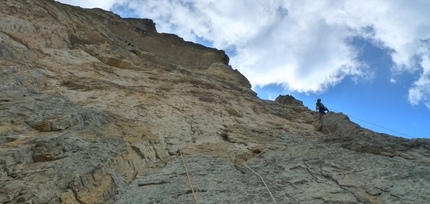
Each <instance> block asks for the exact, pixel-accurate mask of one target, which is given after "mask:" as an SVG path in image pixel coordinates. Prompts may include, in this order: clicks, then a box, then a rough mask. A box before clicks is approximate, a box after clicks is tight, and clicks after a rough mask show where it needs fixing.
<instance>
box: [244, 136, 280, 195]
mask: <svg viewBox="0 0 430 204" xmlns="http://www.w3.org/2000/svg"><path fill="white" fill-rule="evenodd" d="M278 140H279V138H278V139H276V140H275V141H274V142H272V144H270V145H269V146H267V147H266V149H264V150H263V151H261V152H260V153H259V154H257V156H255V157H258V156H260V154H262V153H263V152H265V151H266V150H267V149H269V148H270V147H271V146H272V145H273V144H275V143H276V142H277V141H278ZM255 157H252V158H251V159H249V160H248V161H246V162H244V163H243V165H245V166H246V167H247V168H248V169H249V170H251V171H252V172H253V173H254V174H256V175H257V176H259V177H260V179H261V181H263V184H264V186H266V189H267V191H268V192H269V194H270V197H272V200H273V202H274V203H275V204H277V202H276V200H275V197H273V195H272V192H270V189H269V187H268V186H267V184H266V182H265V181H264V179H263V177H262V176H261V175H260V174H258V173H257V172H255V171H254V170H252V169H251V168H250V167H249V166H248V165H246V163H247V162H249V161H251V160H252V159H254V158H255Z"/></svg>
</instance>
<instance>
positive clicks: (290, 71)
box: [62, 0, 430, 104]
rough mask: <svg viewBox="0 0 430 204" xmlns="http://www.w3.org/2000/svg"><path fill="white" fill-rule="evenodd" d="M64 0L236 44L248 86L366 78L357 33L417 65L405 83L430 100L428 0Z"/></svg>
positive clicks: (403, 64) (312, 86) (397, 60)
mask: <svg viewBox="0 0 430 204" xmlns="http://www.w3.org/2000/svg"><path fill="white" fill-rule="evenodd" d="M62 2H66V3H71V4H75V5H81V6H84V7H94V6H96V5H98V7H102V8H105V9H108V8H112V5H114V4H115V3H117V4H121V5H123V6H125V7H127V8H129V9H132V10H133V11H134V13H136V14H139V15H140V17H142V18H151V19H153V20H154V21H155V22H156V23H157V29H158V30H159V31H161V32H168V33H175V34H178V35H179V36H181V37H183V38H184V39H186V40H189V41H195V40H196V39H197V37H198V38H203V39H205V40H207V41H210V42H213V46H214V47H216V48H218V49H226V50H229V49H233V48H234V49H235V52H234V53H235V55H234V56H230V58H231V65H232V66H233V68H235V69H239V71H240V72H241V73H243V74H244V75H245V76H246V77H247V78H248V79H249V80H250V82H251V83H252V85H253V86H264V85H267V84H270V83H278V84H283V85H284V87H285V88H287V89H290V90H294V91H301V92H318V91H324V90H325V89H327V88H328V87H330V86H333V85H335V84H337V83H339V82H340V81H341V80H342V79H344V77H346V76H351V77H353V78H354V79H357V78H364V79H366V78H372V77H373V74H372V72H371V70H370V69H369V67H368V66H366V64H365V63H363V62H360V61H357V56H358V54H359V50H357V48H356V47H354V46H352V45H351V44H350V43H349V42H350V39H351V38H352V37H356V36H359V37H362V38H365V39H367V40H369V41H370V42H372V43H373V44H374V45H376V46H381V47H384V48H387V49H390V50H392V51H393V52H392V53H390V54H391V57H392V60H393V62H394V65H395V66H394V67H392V71H393V73H396V74H398V73H402V72H405V71H408V72H415V73H421V76H420V78H419V79H418V80H417V81H416V82H414V84H413V85H412V87H411V89H410V90H409V100H410V102H411V103H412V104H418V103H420V102H423V101H424V102H426V101H427V103H428V102H429V100H430V92H429V91H427V90H429V78H430V74H429V73H428V72H429V71H428V70H430V63H429V62H428V61H429V60H428V58H429V56H430V52H429V47H430V43H429V41H428V39H430V21H428V19H430V12H428V8H430V1H428V0H416V1H413V2H411V1H408V0H397V1H386V0H372V1H360V0H350V1H343V0H325V1H314V0H303V1H295V0H267V1H261V0H246V1H245V0H234V1H232V0H217V1H215V0H205V1H203V0H105V1H73V0H62ZM424 40H427V41H425V42H427V43H425V42H424ZM417 71H419V72H417ZM391 82H393V81H391Z"/></svg>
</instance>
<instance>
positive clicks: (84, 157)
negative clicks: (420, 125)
mask: <svg viewBox="0 0 430 204" xmlns="http://www.w3.org/2000/svg"><path fill="white" fill-rule="evenodd" d="M228 60H229V59H228V57H227V56H226V55H225V53H224V52H223V51H220V50H216V49H210V48H206V47H204V46H201V45H197V44H193V43H190V42H184V41H183V40H182V39H181V38H180V37H178V36H175V35H171V34H159V33H157V31H156V28H155V24H154V23H153V22H152V21H151V20H147V19H146V20H145V19H121V18H120V17H119V16H117V15H114V14H112V13H110V12H106V11H103V10H100V9H91V10H86V9H81V8H79V7H73V6H68V5H63V4H59V3H56V2H54V1H50V0H3V1H0V69H1V71H0V93H1V94H0V155H1V157H0V167H1V168H0V203H51V204H54V203H193V202H195V201H194V195H196V197H197V199H198V200H199V201H200V202H201V203H272V202H273V200H276V201H277V203H427V202H428V200H430V196H429V195H430V193H429V190H428V189H430V176H429V175H430V167H429V164H430V159H429V157H430V142H429V140H426V139H415V140H408V139H402V138H397V137H393V136H390V135H385V134H379V133H374V132H372V131H369V130H366V129H363V128H361V127H359V126H358V125H356V124H354V123H352V122H351V121H350V120H349V119H348V117H347V116H346V115H343V114H341V113H332V112H330V113H328V114H325V115H323V116H320V115H319V114H316V113H314V112H313V111H311V110H309V109H308V108H306V107H304V106H303V104H302V102H301V101H298V100H296V99H294V97H292V96H279V97H278V98H277V99H276V100H275V101H265V100H261V99H259V98H258V97H257V96H256V94H255V93H254V92H253V91H252V90H251V89H250V84H249V82H248V80H247V79H246V78H245V77H244V76H243V75H241V74H240V73H239V72H238V71H237V70H234V69H232V68H231V67H230V66H229V65H228ZM179 150H180V151H181V152H182V154H183V157H181V156H180V154H179ZM182 158H183V159H184V162H185V164H186V167H187V169H188V171H187V172H186V171H185V168H184V165H183V162H182ZM248 167H249V168H248ZM186 173H188V175H189V176H190V181H191V183H192V186H193V189H194V191H195V194H193V192H192V191H191V188H190V185H189V182H188V178H187V174H186ZM256 173H258V174H259V175H260V176H261V177H260V176H259V175H257V174H256ZM262 179H263V180H264V181H265V183H266V185H267V187H268V189H270V192H269V191H268V190H267V188H266V186H265V185H264V183H263V180H262ZM272 196H273V198H272Z"/></svg>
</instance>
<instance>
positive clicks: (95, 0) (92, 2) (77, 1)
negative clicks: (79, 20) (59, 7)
mask: <svg viewBox="0 0 430 204" xmlns="http://www.w3.org/2000/svg"><path fill="white" fill-rule="evenodd" d="M56 1H58V2H61V3H64V4H70V5H74V6H80V7H83V8H101V9H104V10H109V9H110V8H111V7H112V5H113V4H115V3H122V1H121V0H56Z"/></svg>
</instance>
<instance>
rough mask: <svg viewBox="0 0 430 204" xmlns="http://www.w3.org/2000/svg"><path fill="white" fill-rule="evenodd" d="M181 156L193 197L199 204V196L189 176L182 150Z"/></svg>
mask: <svg viewBox="0 0 430 204" xmlns="http://www.w3.org/2000/svg"><path fill="white" fill-rule="evenodd" d="M179 154H181V159H182V164H183V165H184V168H185V173H186V174H187V179H188V184H189V185H190V188H191V192H192V193H193V196H194V200H195V201H196V203H197V204H199V200H198V199H197V195H196V193H195V192H194V188H193V184H192V183H191V177H190V175H189V174H188V169H187V165H185V161H184V156H182V151H181V149H179Z"/></svg>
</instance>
